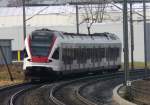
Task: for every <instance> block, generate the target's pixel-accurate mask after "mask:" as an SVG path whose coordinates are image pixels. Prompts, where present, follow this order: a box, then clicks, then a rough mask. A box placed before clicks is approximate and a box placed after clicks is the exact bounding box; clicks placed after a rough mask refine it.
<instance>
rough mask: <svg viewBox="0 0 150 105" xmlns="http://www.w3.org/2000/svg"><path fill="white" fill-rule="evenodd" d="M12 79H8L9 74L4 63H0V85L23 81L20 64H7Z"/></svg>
mask: <svg viewBox="0 0 150 105" xmlns="http://www.w3.org/2000/svg"><path fill="white" fill-rule="evenodd" d="M9 69H10V71H11V73H12V77H13V79H14V81H10V76H9V73H8V69H7V67H6V65H0V86H4V85H10V84H16V83H22V82H24V74H23V71H22V64H21V63H15V64H11V65H9Z"/></svg>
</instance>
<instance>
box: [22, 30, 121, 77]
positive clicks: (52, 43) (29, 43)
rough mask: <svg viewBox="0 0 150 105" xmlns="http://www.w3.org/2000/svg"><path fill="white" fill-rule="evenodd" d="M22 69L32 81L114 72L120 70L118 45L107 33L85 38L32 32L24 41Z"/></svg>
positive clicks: (61, 33) (119, 44)
mask: <svg viewBox="0 0 150 105" xmlns="http://www.w3.org/2000/svg"><path fill="white" fill-rule="evenodd" d="M25 48H26V52H27V57H26V58H25V59H24V65H23V69H24V70H25V74H26V76H27V77H30V78H32V79H34V78H38V79H42V78H50V77H51V76H54V75H55V74H59V75H61V74H69V73H86V72H97V71H101V72H102V71H117V70H118V69H119V68H120V67H121V41H120V39H119V38H118V37H117V36H116V35H114V34H111V33H95V34H91V36H89V35H87V34H79V35H77V34H74V33H64V32H60V31H54V30H48V29H40V30H35V31H33V32H32V33H31V35H29V36H28V37H27V38H26V40H25Z"/></svg>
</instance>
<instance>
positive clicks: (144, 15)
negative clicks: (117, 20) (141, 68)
mask: <svg viewBox="0 0 150 105" xmlns="http://www.w3.org/2000/svg"><path fill="white" fill-rule="evenodd" d="M143 20H144V54H145V56H144V60H145V77H146V75H147V70H148V67H147V38H146V2H145V0H143Z"/></svg>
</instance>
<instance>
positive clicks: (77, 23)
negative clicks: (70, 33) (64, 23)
mask: <svg viewBox="0 0 150 105" xmlns="http://www.w3.org/2000/svg"><path fill="white" fill-rule="evenodd" d="M76 26H77V34H79V8H78V4H77V3H76Z"/></svg>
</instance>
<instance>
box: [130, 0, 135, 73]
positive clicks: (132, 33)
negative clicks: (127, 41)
mask: <svg viewBox="0 0 150 105" xmlns="http://www.w3.org/2000/svg"><path fill="white" fill-rule="evenodd" d="M130 33H131V70H134V29H133V12H132V0H130Z"/></svg>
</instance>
